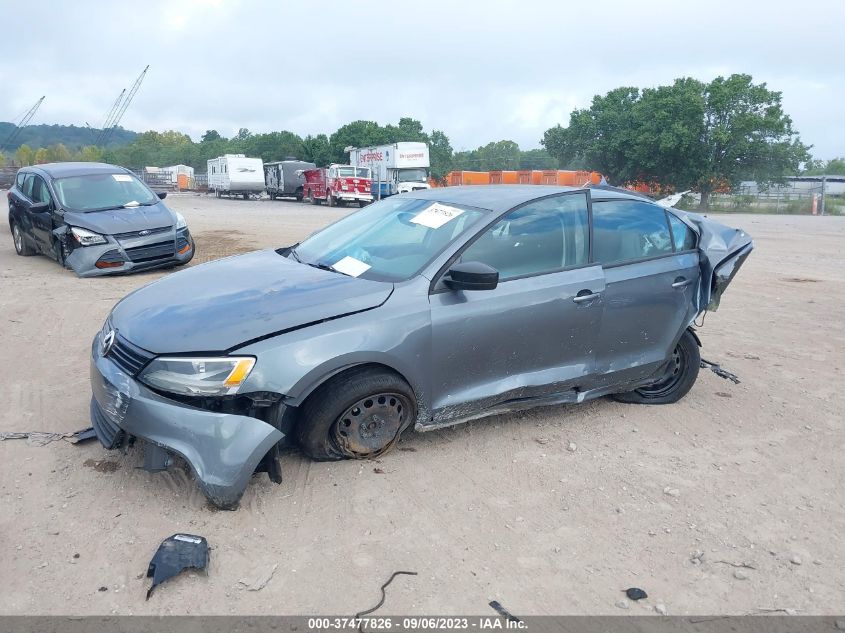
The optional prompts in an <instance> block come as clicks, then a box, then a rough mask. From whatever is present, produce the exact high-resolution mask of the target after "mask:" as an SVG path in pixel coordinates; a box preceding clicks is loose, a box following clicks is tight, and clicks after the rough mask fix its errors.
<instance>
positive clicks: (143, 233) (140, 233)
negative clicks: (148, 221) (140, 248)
mask: <svg viewBox="0 0 845 633" xmlns="http://www.w3.org/2000/svg"><path fill="white" fill-rule="evenodd" d="M150 233H151V231H149V230H148V229H144V230H143V231H138V235H140V236H141V237H143V236H144V235H149V234H150Z"/></svg>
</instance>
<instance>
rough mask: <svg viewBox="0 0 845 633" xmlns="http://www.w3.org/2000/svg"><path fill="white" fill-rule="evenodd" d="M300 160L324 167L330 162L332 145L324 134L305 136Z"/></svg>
mask: <svg viewBox="0 0 845 633" xmlns="http://www.w3.org/2000/svg"><path fill="white" fill-rule="evenodd" d="M302 160H306V161H308V162H311V163H314V164H315V165H317V167H325V166H327V165H328V164H329V163H331V162H332V146H331V143H329V137H328V136H326V135H325V134H318V135H317V136H311V135H310V134H309V135H308V136H306V137H305V138H304V139H303V141H302Z"/></svg>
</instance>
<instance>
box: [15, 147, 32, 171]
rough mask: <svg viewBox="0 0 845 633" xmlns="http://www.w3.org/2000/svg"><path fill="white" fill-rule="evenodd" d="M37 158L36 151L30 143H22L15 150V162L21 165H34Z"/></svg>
mask: <svg viewBox="0 0 845 633" xmlns="http://www.w3.org/2000/svg"><path fill="white" fill-rule="evenodd" d="M34 159H35V152H34V151H33V150H32V148H31V147H30V146H29V145H26V144H24V145H21V146H20V147H18V149H17V150H16V151H15V162H16V163H17V164H18V165H20V166H21V167H26V166H27V165H32V161H33V160H34Z"/></svg>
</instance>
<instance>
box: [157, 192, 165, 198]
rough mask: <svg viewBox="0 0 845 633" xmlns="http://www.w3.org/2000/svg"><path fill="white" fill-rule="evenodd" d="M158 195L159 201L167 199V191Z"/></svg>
mask: <svg viewBox="0 0 845 633" xmlns="http://www.w3.org/2000/svg"><path fill="white" fill-rule="evenodd" d="M157 195H158V199H159V200H164V199H165V198H166V197H167V192H166V191H159V192H158V194H157Z"/></svg>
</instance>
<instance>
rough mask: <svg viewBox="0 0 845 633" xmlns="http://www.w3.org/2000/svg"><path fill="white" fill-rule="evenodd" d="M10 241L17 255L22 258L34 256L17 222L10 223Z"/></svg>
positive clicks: (33, 251)
mask: <svg viewBox="0 0 845 633" xmlns="http://www.w3.org/2000/svg"><path fill="white" fill-rule="evenodd" d="M12 241H14V243H15V252H16V253H17V254H18V255H21V256H23V257H29V256H30V255H35V249H34V248H32V247H31V246H30V245H29V244H27V242H26V237H24V234H23V231H21V227H19V226H18V223H17V222H12Z"/></svg>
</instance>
